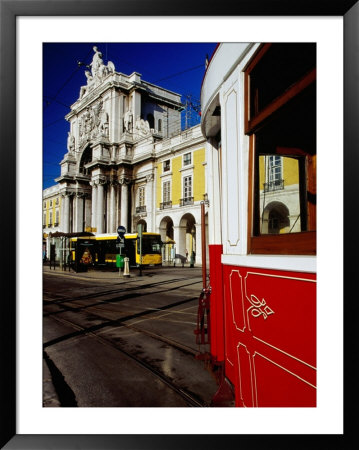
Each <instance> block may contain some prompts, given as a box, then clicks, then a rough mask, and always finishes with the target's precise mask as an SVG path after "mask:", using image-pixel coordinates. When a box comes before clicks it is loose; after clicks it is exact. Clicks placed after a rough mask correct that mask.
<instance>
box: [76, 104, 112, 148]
mask: <svg viewBox="0 0 359 450" xmlns="http://www.w3.org/2000/svg"><path fill="white" fill-rule="evenodd" d="M108 127H109V118H108V113H107V112H106V111H105V109H104V107H103V101H102V100H100V101H99V102H97V103H96V104H95V105H94V106H93V107H92V108H87V109H86V111H85V112H84V113H83V114H82V116H81V117H80V121H79V134H80V144H81V145H83V144H84V143H86V142H87V141H89V140H91V139H96V138H98V137H106V138H107V137H108V133H109V131H108Z"/></svg>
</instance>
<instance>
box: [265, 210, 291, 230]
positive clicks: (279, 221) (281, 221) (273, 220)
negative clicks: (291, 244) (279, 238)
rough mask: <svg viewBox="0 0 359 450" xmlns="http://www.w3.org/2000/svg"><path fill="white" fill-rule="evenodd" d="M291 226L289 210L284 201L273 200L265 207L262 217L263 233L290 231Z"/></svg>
mask: <svg viewBox="0 0 359 450" xmlns="http://www.w3.org/2000/svg"><path fill="white" fill-rule="evenodd" d="M289 226H290V219H289V210H288V208H287V206H286V205H285V204H284V203H281V202H271V203H269V204H268V205H267V206H266V207H265V209H264V212H263V217H262V231H261V232H262V234H281V233H284V232H288V229H289Z"/></svg>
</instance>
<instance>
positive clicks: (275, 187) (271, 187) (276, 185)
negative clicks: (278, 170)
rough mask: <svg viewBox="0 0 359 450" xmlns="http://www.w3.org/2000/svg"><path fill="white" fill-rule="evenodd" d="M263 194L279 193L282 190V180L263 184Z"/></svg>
mask: <svg viewBox="0 0 359 450" xmlns="http://www.w3.org/2000/svg"><path fill="white" fill-rule="evenodd" d="M263 185H264V192H270V191H280V190H282V189H284V180H274V181H270V182H269V183H263Z"/></svg>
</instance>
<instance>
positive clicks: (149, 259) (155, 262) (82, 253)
mask: <svg viewBox="0 0 359 450" xmlns="http://www.w3.org/2000/svg"><path fill="white" fill-rule="evenodd" d="M141 253H142V255H141ZM117 255H122V256H125V257H128V258H129V264H130V267H139V266H140V265H141V266H161V265H162V241H161V235H160V234H158V233H148V232H143V233H142V252H141V249H140V238H139V236H138V233H127V234H125V236H124V240H123V242H120V241H119V238H118V236H117V234H106V235H105V234H104V235H97V236H86V237H74V238H71V239H70V259H71V265H72V266H73V268H74V269H75V270H76V272H78V271H81V270H86V268H88V267H90V266H92V267H98V268H101V267H103V268H105V267H108V268H111V267H113V268H114V267H116V256H117Z"/></svg>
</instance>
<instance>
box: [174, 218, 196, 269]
mask: <svg viewBox="0 0 359 450" xmlns="http://www.w3.org/2000/svg"><path fill="white" fill-rule="evenodd" d="M179 236H180V239H179V241H180V242H179V244H180V245H179V246H178V253H179V254H180V255H181V256H184V257H185V258H186V262H191V264H194V263H195V262H196V253H197V239H196V220H195V218H194V217H193V215H192V214H190V213H187V214H185V215H184V216H182V219H181V220H180V232H179Z"/></svg>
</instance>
